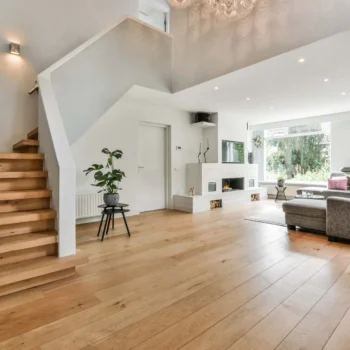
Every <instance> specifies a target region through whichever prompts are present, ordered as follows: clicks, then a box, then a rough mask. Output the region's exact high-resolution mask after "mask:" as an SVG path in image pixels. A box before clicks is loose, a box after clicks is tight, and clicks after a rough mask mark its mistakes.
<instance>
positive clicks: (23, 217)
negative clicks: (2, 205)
mask: <svg viewBox="0 0 350 350" xmlns="http://www.w3.org/2000/svg"><path fill="white" fill-rule="evenodd" d="M55 217H56V212H55V211H54V210H52V209H44V210H28V211H21V212H13V213H2V214H0V225H11V224H19V223H23V222H32V221H40V220H48V219H54V218H55Z"/></svg>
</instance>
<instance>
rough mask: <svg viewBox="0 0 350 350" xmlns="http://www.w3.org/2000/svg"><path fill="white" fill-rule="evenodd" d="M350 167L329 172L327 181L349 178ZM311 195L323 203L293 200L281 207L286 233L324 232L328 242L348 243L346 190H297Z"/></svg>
mask: <svg viewBox="0 0 350 350" xmlns="http://www.w3.org/2000/svg"><path fill="white" fill-rule="evenodd" d="M349 175H350V167H345V168H343V169H341V171H340V172H339V171H338V172H333V173H331V174H330V176H329V178H334V177H337V176H349ZM303 191H311V192H313V194H315V195H322V196H324V197H325V200H314V199H293V200H291V201H289V202H286V203H284V204H283V211H284V212H285V216H286V224H287V226H288V229H293V230H295V228H296V227H297V226H298V227H301V228H304V229H309V230H310V229H311V230H315V231H318V232H325V233H326V234H327V236H328V239H329V240H330V241H336V240H337V239H338V238H342V239H349V240H350V190H348V191H340V190H329V189H328V188H327V187H304V188H300V189H299V190H297V194H298V195H301V194H302V192H303Z"/></svg>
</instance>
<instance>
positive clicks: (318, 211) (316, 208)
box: [283, 199, 327, 218]
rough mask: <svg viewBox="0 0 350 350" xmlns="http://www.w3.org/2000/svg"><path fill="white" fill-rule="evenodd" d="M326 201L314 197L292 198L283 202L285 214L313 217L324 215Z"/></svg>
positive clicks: (323, 216)
mask: <svg viewBox="0 0 350 350" xmlns="http://www.w3.org/2000/svg"><path fill="white" fill-rule="evenodd" d="M326 208H327V202H326V201H322V200H314V199H292V200H291V201H288V202H285V203H283V211H284V212H285V213H286V214H291V215H301V216H310V217H314V218H325V217H326Z"/></svg>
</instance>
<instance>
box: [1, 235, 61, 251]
mask: <svg viewBox="0 0 350 350" xmlns="http://www.w3.org/2000/svg"><path fill="white" fill-rule="evenodd" d="M55 243H57V232H56V231H47V232H38V233H27V234H22V235H17V236H8V237H2V238H0V253H1V254H3V253H8V252H13V251H15V250H23V249H29V248H34V247H40V246H43V245H48V244H55Z"/></svg>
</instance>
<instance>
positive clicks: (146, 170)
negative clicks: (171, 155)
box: [138, 124, 166, 212]
mask: <svg viewBox="0 0 350 350" xmlns="http://www.w3.org/2000/svg"><path fill="white" fill-rule="evenodd" d="M165 140H166V128H165V127H161V126H154V125H149V124H140V125H139V157H138V158H139V159H138V161H139V192H138V193H139V199H138V201H139V203H140V211H141V212H144V211H151V210H159V209H165V208H166V203H165V186H166V180H165V169H166V168H165V157H166V152H165V149H166V147H165V145H166V144H165Z"/></svg>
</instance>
